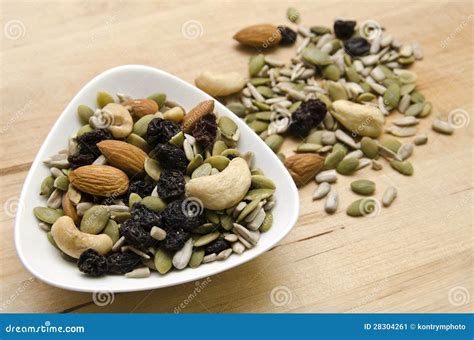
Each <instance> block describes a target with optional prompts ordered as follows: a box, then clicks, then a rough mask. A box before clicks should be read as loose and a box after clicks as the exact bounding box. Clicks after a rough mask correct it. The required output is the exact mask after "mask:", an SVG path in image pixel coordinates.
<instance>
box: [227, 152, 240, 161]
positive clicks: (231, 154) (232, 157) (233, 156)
mask: <svg viewBox="0 0 474 340" xmlns="http://www.w3.org/2000/svg"><path fill="white" fill-rule="evenodd" d="M226 157H227V158H228V159H230V160H233V159H234V158H237V156H236V155H234V154H233V153H230V154H228V155H227V156H226Z"/></svg>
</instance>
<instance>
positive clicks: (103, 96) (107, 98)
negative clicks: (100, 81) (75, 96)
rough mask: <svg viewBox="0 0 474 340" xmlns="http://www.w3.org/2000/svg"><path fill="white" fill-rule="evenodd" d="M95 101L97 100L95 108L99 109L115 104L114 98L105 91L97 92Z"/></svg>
mask: <svg viewBox="0 0 474 340" xmlns="http://www.w3.org/2000/svg"><path fill="white" fill-rule="evenodd" d="M96 99H97V106H99V107H100V108H103V107H104V106H106V105H107V104H110V103H115V100H114V98H113V97H112V96H111V95H110V94H108V93H107V92H105V91H99V92H97V98H96Z"/></svg>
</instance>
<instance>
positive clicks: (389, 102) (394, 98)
mask: <svg viewBox="0 0 474 340" xmlns="http://www.w3.org/2000/svg"><path fill="white" fill-rule="evenodd" d="M399 102H400V86H398V84H392V85H390V86H388V87H387V90H386V91H385V92H384V94H383V103H384V104H385V107H387V108H390V109H394V108H396V107H397V106H398V103H399Z"/></svg>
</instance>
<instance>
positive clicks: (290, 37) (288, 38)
mask: <svg viewBox="0 0 474 340" xmlns="http://www.w3.org/2000/svg"><path fill="white" fill-rule="evenodd" d="M278 30H279V31H280V34H281V40H280V45H293V44H294V43H295V41H296V32H295V31H293V30H292V29H291V28H289V27H287V26H278Z"/></svg>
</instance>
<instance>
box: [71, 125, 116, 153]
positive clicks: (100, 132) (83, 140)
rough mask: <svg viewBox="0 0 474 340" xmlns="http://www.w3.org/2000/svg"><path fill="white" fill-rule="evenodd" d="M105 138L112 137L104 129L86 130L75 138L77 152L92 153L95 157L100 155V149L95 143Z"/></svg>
mask: <svg viewBox="0 0 474 340" xmlns="http://www.w3.org/2000/svg"><path fill="white" fill-rule="evenodd" d="M107 139H113V138H112V135H111V134H110V132H109V131H107V130H105V129H97V130H94V131H91V132H86V133H84V134H83V135H80V136H79V137H77V138H76V141H77V146H78V148H79V153H80V154H81V155H86V154H92V155H94V156H95V157H96V158H97V157H99V156H100V150H99V148H98V147H97V143H99V142H101V141H103V140H107Z"/></svg>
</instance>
